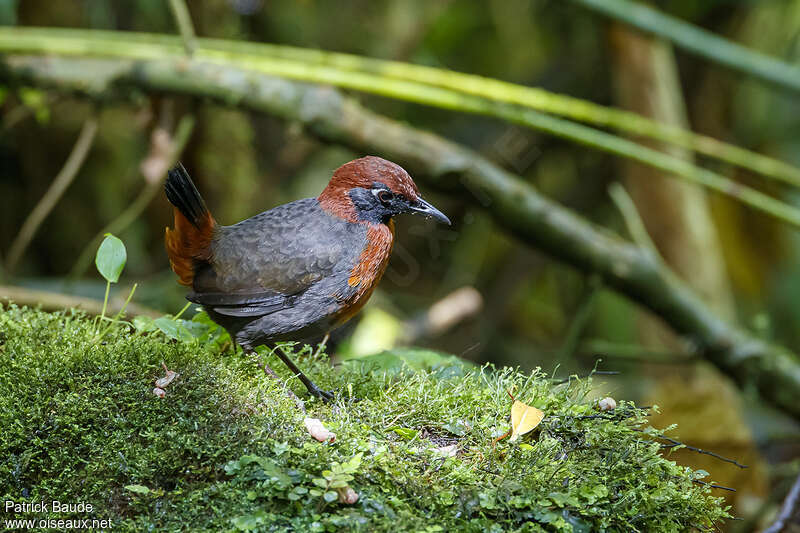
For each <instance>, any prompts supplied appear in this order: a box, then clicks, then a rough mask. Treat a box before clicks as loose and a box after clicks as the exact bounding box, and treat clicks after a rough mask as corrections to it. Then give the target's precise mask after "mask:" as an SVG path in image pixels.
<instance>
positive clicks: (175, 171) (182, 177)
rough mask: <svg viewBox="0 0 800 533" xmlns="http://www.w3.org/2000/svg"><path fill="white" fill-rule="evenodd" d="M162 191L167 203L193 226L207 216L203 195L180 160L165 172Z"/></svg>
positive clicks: (197, 225)
mask: <svg viewBox="0 0 800 533" xmlns="http://www.w3.org/2000/svg"><path fill="white" fill-rule="evenodd" d="M164 191H165V192H166V193H167V200H169V203H171V204H172V205H174V206H175V207H177V208H178V209H180V211H181V213H183V216H184V217H186V220H188V221H189V222H191V223H192V225H193V226H194V227H196V228H199V227H200V225H201V224H202V223H203V222H204V221H205V219H206V218H207V217H208V216H209V213H208V208H207V207H206V203H205V202H204V201H203V197H202V196H200V193H199V192H198V191H197V187H195V186H194V182H193V181H192V178H190V177H189V173H188V172H186V169H185V168H184V167H183V165H182V164H181V163H180V162H178V164H177V165H175V166H174V167H173V168H172V169H171V170H170V171H169V172H168V173H167V182H166V183H165V184H164Z"/></svg>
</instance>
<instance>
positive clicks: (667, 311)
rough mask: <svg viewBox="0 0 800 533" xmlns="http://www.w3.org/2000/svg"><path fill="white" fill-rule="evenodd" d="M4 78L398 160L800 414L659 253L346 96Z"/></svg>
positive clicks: (7, 71) (90, 72) (230, 81)
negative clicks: (224, 116) (256, 114)
mask: <svg viewBox="0 0 800 533" xmlns="http://www.w3.org/2000/svg"><path fill="white" fill-rule="evenodd" d="M0 79H2V80H4V81H6V82H12V83H14V82H16V83H28V84H32V85H34V86H38V87H53V88H57V89H59V90H67V91H73V92H78V93H81V94H85V95H89V96H92V97H96V98H99V97H103V98H109V97H113V96H122V97H127V96H128V94H129V93H131V92H132V91H131V89H136V90H138V91H141V90H146V91H155V92H168V93H173V94H175V93H180V94H186V95H191V96H196V97H205V98H213V99H215V100H217V101H220V102H223V103H227V104H230V105H238V106H241V107H244V108H247V109H251V110H254V111H260V112H264V113H269V114H272V115H276V116H279V117H282V118H284V119H288V120H292V121H296V122H299V123H301V124H303V125H305V127H306V128H307V129H308V130H309V131H310V132H311V133H313V134H314V135H316V136H317V137H319V138H321V139H323V140H326V141H328V142H335V143H341V144H344V145H347V146H350V147H352V148H354V149H356V150H359V151H362V152H368V153H372V154H378V155H381V156H383V157H386V158H387V159H392V160H394V161H397V162H398V163H400V164H402V165H403V166H404V167H406V169H407V170H409V171H410V172H411V173H412V174H413V175H415V177H417V178H419V179H420V181H424V182H425V183H426V184H427V185H428V186H431V187H435V188H438V189H440V190H443V191H448V192H451V193H452V192H453V191H458V192H462V193H466V195H467V197H468V198H469V200H470V201H472V202H474V203H476V204H478V205H480V206H482V207H484V208H485V209H486V210H487V211H488V212H489V213H490V214H491V215H492V216H493V217H494V219H495V220H496V222H497V223H498V224H499V225H501V226H502V227H504V228H505V229H506V230H507V231H508V232H509V233H511V234H513V235H515V236H516V237H517V238H518V239H520V240H521V241H523V242H525V243H527V244H529V245H531V246H535V247H537V248H539V249H540V250H542V251H544V252H546V253H549V254H550V255H552V256H553V257H555V258H556V259H559V260H561V261H563V262H565V263H567V264H569V265H572V266H573V267H575V268H576V269H579V270H582V271H584V272H587V273H596V274H598V275H599V276H600V277H601V278H602V281H603V283H604V285H606V286H609V287H611V288H614V289H616V290H617V291H618V292H620V293H621V294H624V295H626V296H628V297H629V298H630V299H631V300H633V301H635V302H638V303H640V304H641V305H643V306H644V307H646V308H648V309H650V310H651V311H652V312H654V313H655V314H656V315H658V316H659V317H661V318H662V319H663V320H664V321H665V322H666V323H667V324H669V325H670V326H671V327H672V329H673V330H674V331H675V332H676V333H677V334H679V335H681V336H683V337H684V340H685V341H686V342H687V344H690V345H691V346H692V347H693V352H694V353H697V354H700V355H702V356H703V357H705V358H707V359H708V360H709V361H711V362H712V363H714V364H715V365H716V366H717V367H718V368H720V369H721V370H722V371H723V372H725V373H727V374H728V375H730V376H732V377H733V378H734V379H735V380H737V381H738V382H739V383H740V384H754V385H755V386H756V387H757V388H758V389H759V391H760V392H761V395H762V396H763V397H764V398H765V399H766V400H768V401H770V402H771V403H772V404H774V405H776V406H777V407H779V408H781V409H783V410H784V411H786V412H788V413H792V414H794V415H795V416H800V402H797V398H798V397H800V361H798V359H797V357H796V356H795V355H794V354H792V353H791V352H789V351H788V350H786V349H785V348H782V347H780V346H775V345H772V344H769V343H766V342H764V341H762V340H760V339H758V338H757V337H755V336H754V335H752V334H750V333H749V332H748V331H746V330H744V329H741V328H738V327H736V326H734V325H732V324H730V323H728V322H726V321H725V320H723V319H721V318H720V317H718V316H717V315H716V314H715V313H714V312H713V311H712V310H711V309H710V308H709V306H708V305H707V304H706V303H704V302H703V301H702V300H701V299H700V298H699V297H698V296H697V295H696V294H694V293H693V292H692V291H691V290H690V289H689V288H688V287H687V286H686V284H684V283H683V282H681V281H680V280H678V279H677V277H676V276H675V275H674V274H672V272H671V271H669V270H668V269H666V268H665V267H664V266H663V265H660V264H659V263H658V262H657V261H655V260H654V259H653V258H652V256H651V254H649V253H647V252H645V251H643V250H642V249H641V248H639V247H638V246H636V245H634V244H632V243H630V242H626V241H624V240H622V239H620V238H619V237H618V236H616V235H614V234H612V233H610V232H608V231H606V230H604V229H602V228H599V227H597V226H595V225H593V224H592V223H590V222H588V221H586V220H585V219H584V218H582V217H580V216H579V215H577V214H576V213H574V212H572V211H570V210H568V209H566V208H564V207H563V206H561V205H559V204H558V203H556V202H553V201H552V200H549V199H547V198H545V197H543V196H542V195H540V194H539V193H538V192H537V191H536V189H534V188H533V187H532V186H530V184H528V183H526V182H525V181H524V180H522V179H521V178H520V177H519V176H515V175H513V174H512V173H509V172H507V171H506V170H504V169H502V168H500V167H498V166H497V165H495V164H494V163H492V162H491V161H489V160H488V159H486V158H484V157H482V156H480V155H478V154H476V153H475V152H473V151H471V150H469V149H467V148H465V147H462V146H459V145H457V144H455V143H452V142H450V141H447V140H445V139H443V138H441V137H439V136H436V135H433V134H431V133H428V132H424V131H421V130H417V129H415V128H412V127H410V126H408V125H405V124H402V123H400V122H397V121H393V120H390V119H388V118H386V117H383V116H380V115H378V114H376V113H373V112H371V111H369V110H366V109H364V108H363V107H361V106H360V105H359V104H358V103H357V102H355V101H354V100H351V99H348V98H345V97H344V96H342V94H341V93H340V92H338V91H335V90H333V89H330V88H326V87H317V86H309V85H305V84H301V83H296V82H290V81H287V80H283V79H278V78H271V77H267V76H263V75H259V74H258V73H254V72H250V71H247V70H243V69H237V68H231V67H227V66H222V65H212V64H208V63H203V62H200V61H196V60H191V59H187V58H181V59H180V60H178V59H170V58H167V59H152V60H137V61H132V60H131V61H123V60H118V59H117V60H105V59H91V58H86V57H59V56H48V57H47V58H43V57H37V56H23V55H6V56H3V57H2V58H0ZM87 80H91V81H92V82H91V83H87Z"/></svg>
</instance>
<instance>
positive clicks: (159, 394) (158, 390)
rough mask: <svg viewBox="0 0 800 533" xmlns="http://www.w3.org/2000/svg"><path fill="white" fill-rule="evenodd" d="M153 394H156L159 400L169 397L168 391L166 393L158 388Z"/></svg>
mask: <svg viewBox="0 0 800 533" xmlns="http://www.w3.org/2000/svg"><path fill="white" fill-rule="evenodd" d="M153 394H155V395H156V396H158V397H159V398H163V397H164V396H166V395H167V391H165V390H164V389H162V388H160V387H156V388H155V389H153Z"/></svg>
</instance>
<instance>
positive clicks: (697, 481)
mask: <svg viewBox="0 0 800 533" xmlns="http://www.w3.org/2000/svg"><path fill="white" fill-rule="evenodd" d="M692 483H697V484H698V485H705V486H707V487H711V488H712V489H722V490H728V491H730V492H736V489H732V488H730V487H726V486H724V485H717V484H715V483H707V482H705V481H701V480H699V479H693V480H692Z"/></svg>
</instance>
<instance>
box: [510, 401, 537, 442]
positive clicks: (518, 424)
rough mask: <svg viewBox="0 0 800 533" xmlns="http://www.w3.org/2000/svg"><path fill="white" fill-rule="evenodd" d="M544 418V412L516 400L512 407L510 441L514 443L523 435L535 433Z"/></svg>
mask: <svg viewBox="0 0 800 533" xmlns="http://www.w3.org/2000/svg"><path fill="white" fill-rule="evenodd" d="M543 418H544V411H542V410H540V409H537V408H536V407H532V406H530V405H527V404H525V403H523V402H521V401H519V400H514V404H513V405H512V406H511V438H510V439H508V441H509V442H514V441H515V440H517V439H519V438H520V437H521V436H522V435H524V434H526V433H529V432H531V431H533V430H534V429H535V428H536V426H538V425H539V423H540V422H541V421H542V419H543Z"/></svg>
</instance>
